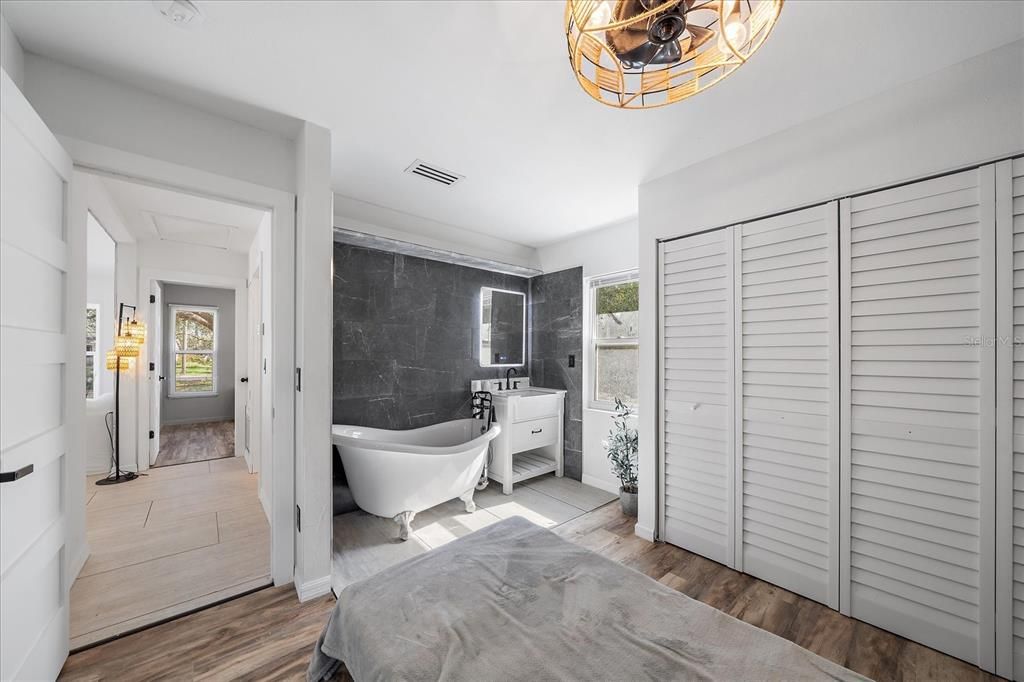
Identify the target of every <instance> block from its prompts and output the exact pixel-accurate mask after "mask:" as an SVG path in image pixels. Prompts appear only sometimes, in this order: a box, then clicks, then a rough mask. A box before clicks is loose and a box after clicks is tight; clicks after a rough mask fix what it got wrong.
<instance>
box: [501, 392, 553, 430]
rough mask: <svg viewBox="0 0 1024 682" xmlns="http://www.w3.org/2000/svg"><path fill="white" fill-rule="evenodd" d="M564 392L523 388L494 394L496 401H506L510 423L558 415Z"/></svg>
mask: <svg viewBox="0 0 1024 682" xmlns="http://www.w3.org/2000/svg"><path fill="white" fill-rule="evenodd" d="M563 393H565V391H559V390H554V389H543V388H524V389H522V390H520V391H503V392H501V393H496V394H494V398H495V399H497V400H507V401H508V406H509V413H510V414H511V416H512V421H517V422H521V421H526V420H528V419H540V418H541V417H552V416H554V415H557V414H558V408H559V405H560V404H561V402H562V394H563Z"/></svg>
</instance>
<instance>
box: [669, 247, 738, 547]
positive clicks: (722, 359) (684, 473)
mask: <svg viewBox="0 0 1024 682" xmlns="http://www.w3.org/2000/svg"><path fill="white" fill-rule="evenodd" d="M660 251H661V258H660V260H661V263H660V289H661V317H662V319H661V325H660V328H661V339H660V347H661V353H662V357H661V361H660V362H661V370H660V371H661V381H660V385H661V387H662V394H661V411H662V414H661V415H660V419H659V421H660V423H661V436H662V442H661V472H662V476H661V485H662V490H661V493H662V494H661V530H662V532H661V535H662V539H664V540H666V541H668V542H671V543H672V544H675V545H679V546H680V547H685V548H686V549H689V550H692V551H694V552H697V553H698V554H702V555H704V556H706V557H709V558H711V559H714V560H715V561H718V562H721V563H723V564H726V565H727V566H732V565H733V559H734V556H733V552H734V546H733V466H734V464H733V462H734V457H733V434H734V421H733V419H734V416H733V400H732V392H733V354H734V335H733V305H734V296H733V290H734V286H733V229H732V228H726V229H720V230H715V231H713V232H707V233H704V234H699V235H693V236H690V237H683V238H680V239H676V240H673V241H670V242H665V243H663V244H662V245H661V247H660Z"/></svg>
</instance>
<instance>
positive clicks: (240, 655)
mask: <svg viewBox="0 0 1024 682" xmlns="http://www.w3.org/2000/svg"><path fill="white" fill-rule="evenodd" d="M634 523H635V519H630V518H627V517H625V516H623V515H622V513H621V512H620V511H619V508H618V504H614V503H613V504H609V505H606V506H604V507H601V508H599V509H596V510H594V511H592V512H588V513H586V514H583V515H581V516H578V517H576V518H573V519H571V520H569V521H567V522H565V523H562V524H560V525H558V526H556V527H555V528H554V529H553V530H554V532H556V533H558V534H559V535H561V536H563V537H565V538H567V539H569V540H571V541H573V542H576V543H578V544H581V545H583V546H585V547H588V548H590V549H592V550H593V551H596V552H598V553H599V554H604V555H605V556H610V557H614V558H616V559H617V560H619V561H622V562H624V563H625V564H627V565H629V566H631V567H633V568H635V569H636V570H638V571H641V572H643V573H646V574H647V575H649V576H650V577H652V578H654V579H656V580H658V581H660V582H661V583H662V584H665V585H667V586H669V587H671V588H673V589H675V590H678V591H680V592H683V593H685V594H687V595H689V596H690V597H693V598H695V599H698V600H700V601H703V602H705V603H707V604H709V605H711V606H714V607H716V608H720V609H722V610H724V611H726V612H728V613H730V614H731V615H733V616H734V617H736V618H739V619H741V620H744V621H746V622H748V623H750V624H752V625H755V626H757V627H759V628H761V629H763V630H767V631H769V632H773V633H774V634H776V635H778V636H780V637H783V638H785V639H788V640H790V641H792V642H795V643H796V644H798V645H800V646H802V647H804V648H806V649H809V650H810V651H813V652H814V653H817V654H819V655H821V656H824V657H825V658H828V659H829V660H832V661H834V662H836V663H838V664H840V665H843V666H846V667H847V668H850V669H852V670H855V671H857V672H859V673H861V674H863V675H867V676H868V677H871V678H874V679H876V680H879V682H890V681H893V682H895V681H897V680H899V681H906V682H911V681H915V680H948V681H950V682H952V681H953V680H957V681H976V682H991V681H994V680H998V679H999V678H997V677H994V676H992V675H989V674H987V673H985V672H984V671H982V670H980V669H978V668H976V667H974V666H972V665H969V664H967V663H965V662H963V661H960V660H957V659H955V658H952V657H950V656H946V655H945V654H942V653H939V652H937V651H935V650H933V649H929V648H927V647H924V646H922V645H920V644H916V643H914V642H910V641H908V640H905V639H903V638H901V637H898V636H896V635H894V634H892V633H889V632H886V631H884V630H881V629H879V628H876V627H873V626H871V625H868V624H866V623H862V622H860V621H857V620H854V619H852V618H847V617H846V616H843V615H841V614H839V613H837V612H835V611H832V610H831V609H828V608H827V607H825V606H822V605H821V604H818V603H817V602H813V601H811V600H809V599H805V598H803V597H800V596H799V595H796V594H793V593H792V592H788V591H786V590H784V589H782V588H780V587H776V586H775V585H771V584H769V583H766V582H764V581H761V580H758V579H756V578H752V577H750V576H746V575H743V574H740V573H737V572H736V571H733V570H731V569H729V568H726V567H725V566H722V565H721V564H717V563H715V562H713V561H710V560H708V559H705V558H703V557H701V556H698V555H695V554H691V553H690V552H687V551H686V550H683V549H679V548H678V547H673V546H671V545H667V544H660V543H658V544H656V543H651V542H647V541H645V540H641V539H640V538H637V537H635V536H634V535H633V525H634ZM333 605H334V600H333V599H332V598H330V597H324V598H321V599H316V600H313V601H310V602H307V603H305V604H300V603H299V601H298V599H297V598H296V596H295V591H294V589H293V588H292V587H291V586H283V587H276V588H269V589H266V590H260V591H258V592H255V593H253V594H249V595H246V596H244V597H241V598H239V599H236V600H233V601H231V602H228V603H226V604H221V605H219V606H215V607H212V608H210V609H207V610H205V611H202V612H199V613H195V614H192V615H190V616H187V617H185V618H181V619H178V620H175V621H172V622H169V623H165V624H163V625H160V626H157V627H155V628H151V629H149V630H145V631H143V632H140V633H137V634H134V635H130V636H128V637H125V638H123V639H120V640H116V641H114V642H111V643H109V644H104V645H102V646H99V647H96V648H93V649H89V650H87V651H84V652H82V653H79V654H75V655H73V656H71V657H70V658H69V659H68V661H67V663H66V664H65V666H64V670H63V671H62V673H61V679H66V680H125V681H126V682H131V681H132V680H155V679H181V680H186V679H241V680H302V679H304V678H305V670H306V665H307V664H308V662H309V657H310V654H311V653H312V648H313V645H314V643H315V642H316V638H317V636H318V635H319V633H320V630H321V628H322V627H323V625H324V624H325V623H326V622H327V617H328V616H329V614H330V611H331V609H332V607H333ZM338 679H340V680H348V679H350V678H348V676H347V675H345V674H344V673H342V674H341V675H340V676H339V678H338Z"/></svg>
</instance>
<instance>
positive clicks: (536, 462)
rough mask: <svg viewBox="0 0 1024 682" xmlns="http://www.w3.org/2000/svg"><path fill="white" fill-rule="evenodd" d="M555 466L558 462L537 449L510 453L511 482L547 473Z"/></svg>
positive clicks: (555, 467) (556, 466)
mask: <svg viewBox="0 0 1024 682" xmlns="http://www.w3.org/2000/svg"><path fill="white" fill-rule="evenodd" d="M557 468H558V462H556V461H555V460H554V458H552V457H549V456H547V455H545V454H544V453H543V452H541V451H539V450H527V451H526V452H517V453H516V454H514V455H512V482H513V483H519V481H525V480H526V479H528V478H534V477H535V476H542V475H543V474H549V473H551V472H552V471H554V470H555V469H557Z"/></svg>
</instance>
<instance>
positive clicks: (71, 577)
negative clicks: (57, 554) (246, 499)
mask: <svg viewBox="0 0 1024 682" xmlns="http://www.w3.org/2000/svg"><path fill="white" fill-rule="evenodd" d="M89 554H90V552H89V543H88V542H86V543H85V544H84V545H83V546H82V551H81V552H79V553H78V556H76V557H75V558H73V559H72V560H71V563H70V564H69V565H68V586H69V587H70V586H71V583H73V582H75V580H77V579H78V574H79V573H81V572H82V569H83V568H85V562H86V561H88V560H89Z"/></svg>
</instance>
